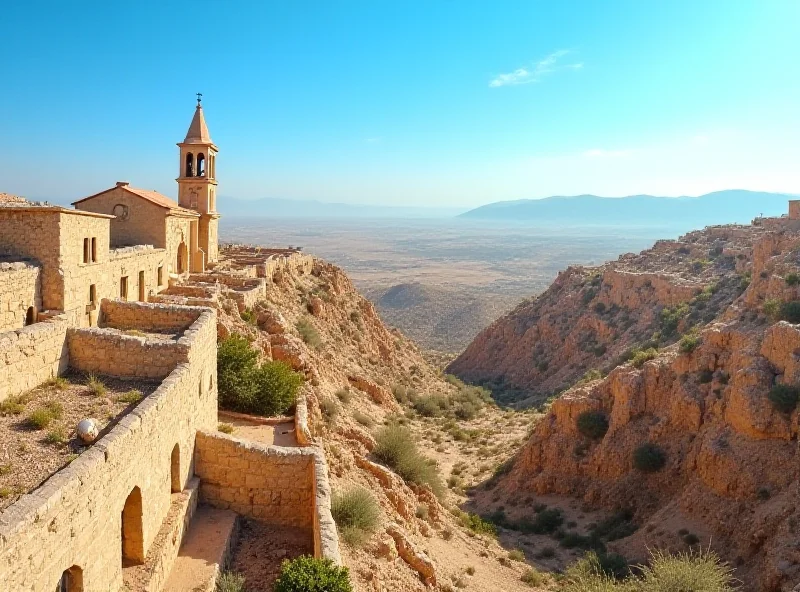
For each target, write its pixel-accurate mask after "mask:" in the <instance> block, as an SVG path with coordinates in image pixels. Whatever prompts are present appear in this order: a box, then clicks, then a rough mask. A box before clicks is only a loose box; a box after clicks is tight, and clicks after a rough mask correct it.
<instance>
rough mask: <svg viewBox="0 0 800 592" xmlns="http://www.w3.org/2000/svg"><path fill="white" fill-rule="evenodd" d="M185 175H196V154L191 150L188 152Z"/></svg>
mask: <svg viewBox="0 0 800 592" xmlns="http://www.w3.org/2000/svg"><path fill="white" fill-rule="evenodd" d="M184 177H194V155H193V154H192V153H191V152H189V153H187V154H186V174H185V175H184Z"/></svg>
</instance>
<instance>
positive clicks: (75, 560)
mask: <svg viewBox="0 0 800 592" xmlns="http://www.w3.org/2000/svg"><path fill="white" fill-rule="evenodd" d="M196 323H200V324H201V325H202V326H199V327H197V328H196V339H195V340H194V342H193V350H192V352H191V353H190V355H189V356H188V359H189V361H188V362H183V363H181V364H179V365H178V366H177V367H176V368H175V370H174V371H173V372H172V373H170V375H169V376H168V377H167V378H166V379H165V380H164V381H163V383H162V384H161V386H160V387H159V388H158V389H157V390H156V391H155V392H154V393H153V394H151V395H150V396H148V397H147V398H145V399H144V400H143V401H142V402H141V403H139V405H138V406H137V407H136V408H135V409H133V410H132V411H131V412H130V413H129V414H128V415H126V416H125V417H123V418H122V420H120V422H119V423H118V424H117V425H116V426H114V428H113V429H112V430H111V431H110V432H109V433H108V434H106V435H105V436H104V437H103V438H101V439H100V440H99V441H98V442H97V443H95V444H94V445H92V446H91V447H90V448H89V449H88V450H87V451H86V452H84V453H82V454H81V455H80V456H79V457H78V458H77V459H75V460H74V461H73V462H72V463H70V464H69V465H68V466H67V467H65V468H64V469H62V470H61V471H59V472H58V473H56V474H55V475H53V476H52V477H51V478H50V479H49V480H47V481H46V482H45V483H44V484H43V485H42V486H41V487H39V488H38V489H36V490H35V491H33V492H31V493H30V494H28V495H24V496H22V497H21V498H20V499H19V500H18V501H17V502H16V503H14V504H13V505H11V506H9V507H8V508H6V509H5V510H4V511H3V512H0V557H2V561H0V582H2V584H0V588H2V589H3V590H31V591H39V590H42V591H45V590H46V591H49V590H55V589H56V584H57V583H58V581H59V578H60V577H61V574H62V573H63V572H64V571H65V570H67V569H69V568H71V567H73V566H77V567H79V568H81V569H82V571H83V589H84V590H85V591H86V592H99V591H107V590H120V589H121V588H122V570H121V567H122V558H121V541H122V523H121V520H120V516H121V513H122V509H123V507H125V502H126V500H127V499H128V497H129V494H130V495H133V496H136V495H137V493H138V494H140V495H141V504H140V507H141V519H140V534H138V535H137V536H138V537H140V538H141V540H142V541H143V549H144V551H145V553H146V552H147V550H148V549H149V548H150V546H151V544H152V542H153V540H154V538H155V536H156V534H157V533H158V530H159V528H160V527H161V524H162V522H163V520H164V518H165V516H166V515H167V512H168V511H169V507H170V502H171V493H170V491H171V483H172V473H173V470H174V471H176V474H177V475H178V477H179V481H180V483H181V485H182V486H185V485H186V483H187V482H188V480H189V479H190V477H191V476H192V474H193V451H194V447H195V435H196V433H197V430H213V429H215V428H216V425H217V416H216V413H217V394H216V382H217V381H216V364H215V363H214V360H215V358H216V319H215V315H214V313H213V311H207V312H206V313H204V314H203V315H201V316H200V317H199V318H198V321H196ZM41 324H44V323H41ZM193 329H194V326H193ZM209 385H212V386H211V388H209ZM175 446H177V447H178V451H179V452H178V454H177V461H178V462H177V463H173V451H174V449H175ZM133 517H134V519H135V520H134V521H138V520H139V518H138V517H137V516H136V515H135V514H134V515H133Z"/></svg>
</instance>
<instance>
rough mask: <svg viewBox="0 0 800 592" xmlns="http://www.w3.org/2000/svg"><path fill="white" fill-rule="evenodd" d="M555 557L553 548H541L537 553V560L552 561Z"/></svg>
mask: <svg viewBox="0 0 800 592" xmlns="http://www.w3.org/2000/svg"><path fill="white" fill-rule="evenodd" d="M555 556H556V550H555V549H554V548H553V547H542V548H541V549H539V551H537V553H536V558H537V559H552V558H553V557H555Z"/></svg>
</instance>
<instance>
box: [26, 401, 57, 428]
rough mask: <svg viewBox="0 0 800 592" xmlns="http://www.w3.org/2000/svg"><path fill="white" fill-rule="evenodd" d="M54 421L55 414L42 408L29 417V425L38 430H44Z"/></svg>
mask: <svg viewBox="0 0 800 592" xmlns="http://www.w3.org/2000/svg"><path fill="white" fill-rule="evenodd" d="M52 421H53V414H52V413H51V412H50V410H49V409H47V408H46V407H40V408H39V409H36V410H35V411H33V412H31V414H30V415H28V424H30V425H31V426H32V427H34V428H35V429H37V430H44V429H46V428H47V426H49V425H50V424H51V423H52Z"/></svg>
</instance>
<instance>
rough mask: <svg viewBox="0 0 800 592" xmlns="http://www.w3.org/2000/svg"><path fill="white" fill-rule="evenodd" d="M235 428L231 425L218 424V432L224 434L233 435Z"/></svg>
mask: <svg viewBox="0 0 800 592" xmlns="http://www.w3.org/2000/svg"><path fill="white" fill-rule="evenodd" d="M233 430H234V427H233V426H232V425H231V424H229V423H218V424H217V431H218V432H222V433H223V434H232V433H233Z"/></svg>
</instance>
